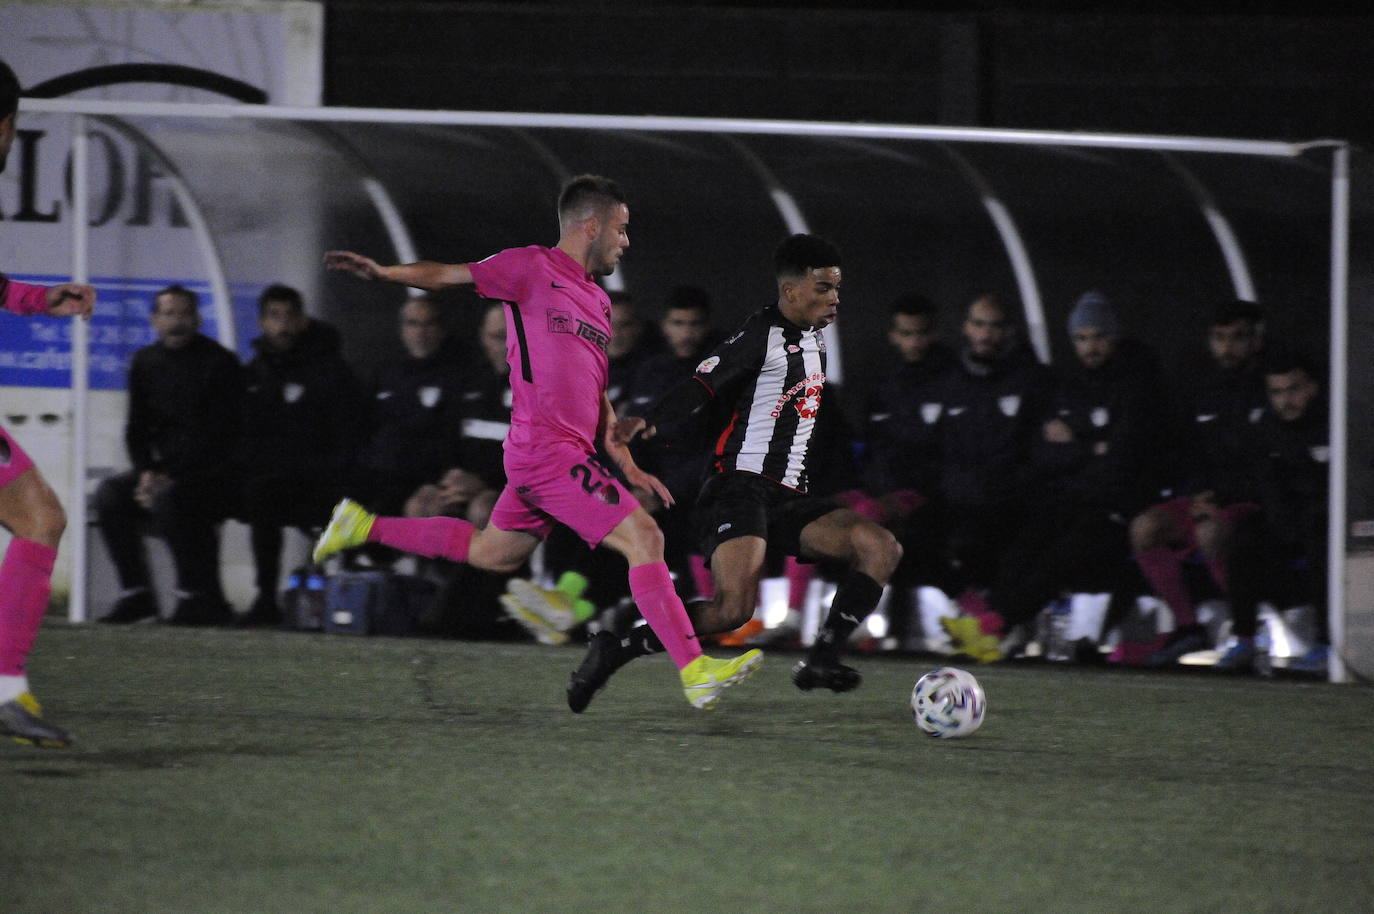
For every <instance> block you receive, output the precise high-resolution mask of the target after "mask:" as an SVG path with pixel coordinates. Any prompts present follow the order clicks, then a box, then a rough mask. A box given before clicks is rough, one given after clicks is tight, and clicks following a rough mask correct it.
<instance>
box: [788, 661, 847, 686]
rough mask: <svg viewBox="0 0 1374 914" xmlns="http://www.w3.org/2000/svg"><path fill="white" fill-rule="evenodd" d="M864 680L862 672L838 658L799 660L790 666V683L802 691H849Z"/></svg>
mask: <svg viewBox="0 0 1374 914" xmlns="http://www.w3.org/2000/svg"><path fill="white" fill-rule="evenodd" d="M863 681H864V677H863V674H862V673H860V672H859V671H858V670H856V669H854V668H853V667H852V666H845V665H844V664H843V663H840V662H839V661H838V660H817V659H814V658H812V659H809V660H801V661H798V662H797V665H796V666H794V667H792V684H793V685H795V686H796V687H797V688H799V689H801V690H802V691H803V692H810V691H811V690H812V689H829V690H830V691H832V692H850V691H853V690H854V689H857V688H858V687H859V683H861V682H863Z"/></svg>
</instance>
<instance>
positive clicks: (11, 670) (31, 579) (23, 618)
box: [0, 537, 57, 676]
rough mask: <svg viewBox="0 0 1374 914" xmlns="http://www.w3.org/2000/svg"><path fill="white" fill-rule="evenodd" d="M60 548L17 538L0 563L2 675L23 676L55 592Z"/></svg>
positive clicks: (0, 654)
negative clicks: (53, 575)
mask: <svg viewBox="0 0 1374 914" xmlns="http://www.w3.org/2000/svg"><path fill="white" fill-rule="evenodd" d="M56 560H57V550H56V549H54V548H52V547H51V546H44V545H43V544H42V543H35V542H34V541H32V540H25V539H19V538H18V537H15V538H14V539H13V540H11V541H10V548H9V549H8V550H7V551H6V552H5V560H4V561H3V562H0V676H21V675H23V673H24V661H25V659H27V658H28V656H29V650H30V649H31V648H32V647H33V639H34V638H36V637H38V626H39V625H41V624H42V623H43V613H45V612H46V611H47V609H48V594H50V593H51V592H52V566H53V562H55V561H56Z"/></svg>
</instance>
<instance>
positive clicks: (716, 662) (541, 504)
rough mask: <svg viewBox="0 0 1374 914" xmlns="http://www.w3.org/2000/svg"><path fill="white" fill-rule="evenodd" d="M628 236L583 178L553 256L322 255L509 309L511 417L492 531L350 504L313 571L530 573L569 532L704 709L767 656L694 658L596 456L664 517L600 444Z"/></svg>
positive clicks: (652, 552)
mask: <svg viewBox="0 0 1374 914" xmlns="http://www.w3.org/2000/svg"><path fill="white" fill-rule="evenodd" d="M629 222H630V210H629V207H628V206H627V205H626V203H625V197H624V194H623V193H622V192H621V190H620V188H619V187H618V186H617V185H616V184H615V182H613V181H610V180H609V179H607V178H603V177H599V176H596V175H581V176H579V177H576V178H573V179H572V180H570V181H569V182H568V183H567V184H565V185H564V187H563V190H562V192H561V193H560V194H559V197H558V225H559V238H558V244H557V245H556V246H555V247H551V248H548V247H542V246H539V245H532V246H530V247H524V248H510V249H508V250H505V251H501V252H500V253H498V254H493V255H492V256H491V257H488V258H487V259H486V260H482V261H480V262H477V263H468V264H443V263H435V262H433V261H421V262H419V263H411V264H399V265H395V266H389V267H383V266H380V265H378V264H377V263H376V262H375V261H373V260H372V259H370V258H367V257H364V256H362V255H360V254H355V253H352V252H350V251H330V252H329V253H327V254H325V264H326V266H328V267H329V268H330V269H334V270H344V271H347V272H350V273H352V274H354V275H356V276H359V277H361V278H363V279H369V280H384V281H387V282H396V283H401V284H404V285H407V286H413V287H415V288H419V289H425V290H427V291H438V290H441V289H447V288H450V287H453V286H463V285H472V286H474V287H475V288H476V290H477V292H478V293H479V294H480V295H482V296H484V297H486V298H491V299H496V300H498V301H504V302H506V303H507V308H506V361H507V362H508V363H509V364H510V369H511V370H510V383H511V391H512V394H513V398H514V404H513V410H512V415H511V429H510V434H509V436H508V437H507V439H506V444H505V466H506V476H507V482H506V487H505V489H504V490H502V492H501V496H500V498H498V499H497V502H496V507H495V508H494V509H493V511H492V515H491V521H490V523H489V524H488V525H487V526H486V527H484V528H482V529H477V528H475V527H474V526H473V525H472V524H470V523H468V522H467V521H465V520H461V519H458V518H452V517H424V518H394V517H374V516H373V515H372V514H370V513H368V512H367V511H365V510H364V509H363V508H362V506H360V505H358V504H357V503H355V502H352V501H349V500H345V501H343V502H340V504H339V506H338V507H337V508H335V510H334V515H333V517H331V518H330V521H329V526H328V527H327V528H326V529H325V531H324V533H323V534H321V536H320V539H319V542H318V543H317V544H316V546H315V560H316V561H320V560H322V559H324V558H326V557H327V556H329V555H332V554H334V553H335V552H338V551H340V550H341V549H346V548H349V547H351V546H357V545H360V544H362V543H364V542H379V543H383V544H385V545H388V546H391V547H393V548H397V549H402V550H405V551H408V552H413V553H416V554H418V555H424V556H429V557H431V558H447V559H451V560H453V561H456V562H467V563H468V564H470V565H472V566H474V567H477V568H482V569H485V570H488V571H496V572H505V573H509V572H513V571H516V570H517V569H519V568H520V566H521V565H523V564H524V563H525V560H526V559H527V558H529V555H530V553H531V552H533V551H534V549H535V547H536V546H537V545H538V544H539V542H540V541H541V540H543V539H544V537H546V536H547V535H548V534H549V531H550V530H552V529H553V526H554V524H555V522H557V523H562V524H565V525H567V526H568V527H571V528H572V529H573V530H574V531H575V532H576V533H577V534H578V535H579V536H581V537H582V539H583V540H584V541H585V542H586V543H587V545H588V546H591V547H595V546H597V545H599V544H601V543H605V544H606V545H607V546H609V547H611V548H612V549H615V550H616V551H617V552H619V553H621V554H622V555H624V556H625V558H626V560H627V561H628V563H629V566H630V592H631V594H632V595H633V596H634V599H635V602H636V603H637V604H638V605H639V608H640V612H641V613H642V614H643V615H644V618H645V620H646V621H647V622H648V623H649V625H650V626H652V627H653V630H654V632H655V633H656V634H658V635H659V637H660V638H662V640H663V642H664V647H665V648H666V650H667V652H668V654H669V655H670V656H671V657H672V659H673V662H674V663H675V664H676V666H677V668H678V671H679V674H680V678H681V680H682V686H683V691H684V693H685V694H686V696H687V700H688V701H689V702H691V703H692V705H693V706H694V707H698V708H710V707H713V706H714V705H715V704H716V702H717V701H718V700H719V698H720V693H721V691H722V690H723V689H724V688H725V687H727V686H730V685H733V684H734V683H736V682H739V681H741V680H743V679H744V678H746V677H747V676H748V675H749V674H750V673H752V672H753V671H754V670H755V669H756V668H757V667H758V665H759V664H760V663H761V662H762V659H763V658H762V655H760V653H759V652H758V651H749V652H748V653H746V654H742V655H741V656H739V657H735V658H732V659H728V660H720V659H716V658H713V657H707V656H705V655H704V654H702V652H701V648H700V646H699V645H698V644H697V641H696V635H695V634H694V633H693V631H692V623H691V622H690V621H689V620H688V618H687V613H686V611H685V610H684V608H683V605H682V601H681V599H679V598H678V596H677V592H676V590H675V589H674V588H673V581H672V578H671V576H670V575H669V573H668V566H667V565H666V564H665V563H664V560H663V534H662V532H661V531H660V530H659V529H658V525H657V524H656V523H655V522H654V520H653V518H651V517H650V516H649V513H648V512H647V511H645V510H644V509H643V508H642V507H641V506H640V505H639V503H638V502H637V501H636V500H635V498H634V496H633V495H631V494H630V491H629V489H628V488H626V487H625V486H624V485H622V484H621V483H620V482H619V480H617V479H616V477H615V475H614V474H613V473H612V472H611V468H610V467H608V466H606V465H605V464H604V463H603V462H602V460H601V459H600V458H599V457H598V456H597V453H596V444H597V442H598V440H600V441H601V443H602V445H603V447H604V449H605V452H606V453H607V454H609V455H610V456H611V458H612V459H613V460H614V462H615V464H616V465H617V467H618V468H619V469H620V471H621V473H622V474H623V475H624V477H625V479H626V480H627V481H629V483H630V484H631V485H632V486H642V487H644V488H646V489H649V490H651V491H653V492H654V493H655V494H657V495H658V496H659V497H660V498H663V499H664V500H665V502H666V503H668V504H671V503H672V496H671V495H669V493H668V490H667V488H666V487H665V486H664V485H663V483H662V482H660V481H659V480H658V479H657V478H656V477H654V476H651V475H650V474H648V473H645V472H644V471H643V470H641V469H639V467H637V466H636V465H635V463H634V460H633V459H632V458H631V457H630V453H629V449H628V448H627V447H626V446H625V445H623V444H616V443H614V442H613V441H612V440H611V439H610V438H609V437H608V434H607V432H608V429H609V428H610V427H611V426H613V425H614V422H615V412H614V410H613V409H612V407H611V402H610V399H609V398H608V397H607V396H606V378H607V365H608V362H607V356H606V348H607V344H608V343H609V342H610V338H611V323H610V313H611V304H610V299H609V298H608V297H607V295H606V292H605V290H603V289H602V288H601V286H599V285H597V283H596V282H595V280H594V277H595V276H607V275H609V274H610V273H612V272H614V270H615V267H616V264H617V263H618V262H619V261H620V258H621V256H622V254H623V253H624V251H625V248H627V247H629V245H630V239H629V233H628V232H629Z"/></svg>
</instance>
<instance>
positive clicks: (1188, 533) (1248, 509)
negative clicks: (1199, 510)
mask: <svg viewBox="0 0 1374 914" xmlns="http://www.w3.org/2000/svg"><path fill="white" fill-rule="evenodd" d="M1155 507H1156V508H1158V509H1159V510H1161V511H1163V512H1164V513H1165V514H1167V515H1168V516H1169V517H1170V518H1171V519H1172V520H1173V521H1174V523H1175V524H1177V525H1178V529H1179V530H1180V531H1181V532H1182V533H1183V536H1184V539H1185V544H1184V546H1183V548H1182V549H1181V550H1180V551H1182V552H1191V551H1193V550H1194V549H1196V548H1197V522H1196V521H1194V520H1193V500H1192V498H1190V497H1188V496H1187V495H1179V496H1177V497H1174V498H1171V499H1169V500H1168V501H1164V502H1160V503H1159V504H1157V505H1155ZM1258 510H1259V505H1257V504H1254V503H1253V502H1248V501H1241V502H1236V503H1235V504H1233V505H1226V506H1225V507H1224V508H1218V509H1217V517H1218V518H1220V519H1221V520H1222V522H1224V523H1226V524H1229V525H1231V526H1234V525H1236V524H1238V523H1240V522H1241V521H1243V520H1245V518H1247V517H1249V516H1250V515H1251V514H1254V513H1255V512H1256V511H1258Z"/></svg>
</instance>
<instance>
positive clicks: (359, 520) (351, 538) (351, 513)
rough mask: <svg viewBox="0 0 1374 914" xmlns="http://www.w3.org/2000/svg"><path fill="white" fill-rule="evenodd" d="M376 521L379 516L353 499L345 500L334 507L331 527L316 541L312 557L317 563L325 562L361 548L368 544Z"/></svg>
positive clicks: (330, 520)
mask: <svg viewBox="0 0 1374 914" xmlns="http://www.w3.org/2000/svg"><path fill="white" fill-rule="evenodd" d="M376 519H377V515H375V514H372V513H370V512H368V511H367V510H366V509H365V508H364V507H363V506H362V505H360V504H358V503H357V502H356V501H354V500H353V499H351V498H345V499H344V500H343V501H341V502H339V503H338V504H337V505H336V506H335V507H334V513H333V514H332V515H330V518H329V525H328V526H326V527H325V528H324V532H323V533H321V534H320V538H319V539H318V540H316V541H315V551H314V552H313V553H312V554H311V557H312V558H313V559H314V560H315V561H316V562H323V561H324V560H325V559H327V558H329V557H330V556H331V555H333V554H334V553H336V552H342V551H343V550H345V549H351V548H353V547H354V546H361V545H362V544H363V543H365V542H367V535H368V534H369V533H370V532H372V522H373V521H375V520H376Z"/></svg>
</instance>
